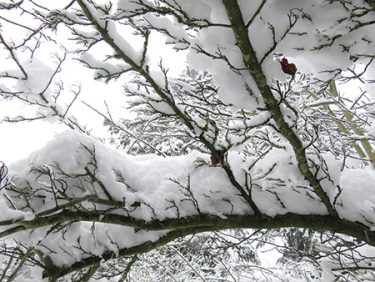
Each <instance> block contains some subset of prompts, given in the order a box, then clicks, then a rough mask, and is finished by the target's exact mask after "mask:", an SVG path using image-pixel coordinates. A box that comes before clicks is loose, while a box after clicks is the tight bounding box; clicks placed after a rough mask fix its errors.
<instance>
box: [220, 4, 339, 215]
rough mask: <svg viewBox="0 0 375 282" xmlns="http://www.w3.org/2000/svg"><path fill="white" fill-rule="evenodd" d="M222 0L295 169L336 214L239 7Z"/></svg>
mask: <svg viewBox="0 0 375 282" xmlns="http://www.w3.org/2000/svg"><path fill="white" fill-rule="evenodd" d="M223 3H224V6H225V8H226V10H227V14H228V18H229V20H230V22H231V24H232V29H233V32H234V35H235V37H236V41H237V46H238V47H239V48H240V50H241V52H242V56H243V61H244V63H245V65H246V67H247V68H248V71H249V72H250V74H251V75H252V76H253V77H254V80H255V82H256V84H257V86H258V88H259V91H260V93H261V95H262V98H263V101H264V103H265V105H266V108H267V110H268V111H269V112H270V114H271V117H272V118H273V120H274V121H275V123H276V125H277V126H278V128H279V130H280V132H281V134H282V135H283V136H284V137H285V138H286V139H287V140H288V141H289V143H290V144H291V145H292V147H293V149H294V153H295V156H296V159H297V162H298V168H299V170H300V171H301V173H302V175H303V176H304V177H305V178H306V179H307V181H308V182H309V183H310V185H311V187H313V189H314V191H315V193H316V194H317V195H318V197H319V198H320V199H321V201H322V202H323V204H324V205H325V207H326V208H327V210H328V213H329V214H330V215H331V216H338V215H337V211H336V210H335V208H334V207H333V206H332V204H331V202H330V200H329V198H328V196H327V194H326V193H325V191H324V190H323V188H322V186H321V184H320V182H319V180H318V179H317V178H316V177H315V176H314V175H313V173H312V172H311V171H310V168H309V164H308V161H307V157H306V154H305V148H304V146H303V145H302V142H301V140H300V139H299V138H298V136H297V135H296V133H295V132H294V131H293V130H292V128H290V126H289V125H288V124H287V122H286V121H285V120H284V118H283V114H282V113H281V110H280V108H279V104H278V101H277V100H276V98H275V97H274V96H273V94H272V91H271V88H270V87H269V85H268V84H267V80H266V77H265V75H264V73H263V70H262V67H261V65H260V63H259V62H258V59H257V56H256V54H255V50H254V48H253V46H252V44H251V42H250V39H249V36H248V29H247V28H246V25H245V23H244V21H243V18H242V13H241V9H240V7H239V5H238V3H237V1H233V0H223Z"/></svg>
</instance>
